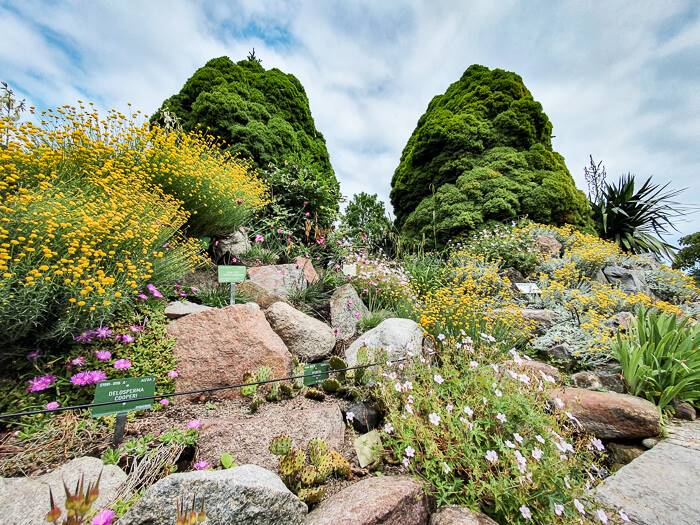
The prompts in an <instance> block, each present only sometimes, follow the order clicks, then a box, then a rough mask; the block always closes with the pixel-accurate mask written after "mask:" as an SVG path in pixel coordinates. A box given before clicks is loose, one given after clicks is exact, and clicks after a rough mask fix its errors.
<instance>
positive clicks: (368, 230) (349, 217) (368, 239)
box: [342, 192, 393, 255]
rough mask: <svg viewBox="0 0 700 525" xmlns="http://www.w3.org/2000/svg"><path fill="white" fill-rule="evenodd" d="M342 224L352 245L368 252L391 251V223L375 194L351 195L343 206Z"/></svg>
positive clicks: (387, 252) (388, 252) (388, 253)
mask: <svg viewBox="0 0 700 525" xmlns="http://www.w3.org/2000/svg"><path fill="white" fill-rule="evenodd" d="M342 225H343V227H344V230H345V231H346V232H347V235H348V236H349V237H350V238H351V239H352V241H353V245H354V246H356V247H358V248H361V249H365V250H369V251H370V252H383V253H385V254H387V255H390V254H392V253H393V242H392V234H393V225H392V223H391V220H390V219H389V217H388V216H387V213H386V210H385V209H384V203H383V202H382V201H380V200H379V198H378V197H377V195H376V194H373V195H370V194H369V193H365V192H361V193H357V194H355V195H353V197H352V200H351V201H350V202H348V205H347V206H346V208H345V213H344V214H343V217H342Z"/></svg>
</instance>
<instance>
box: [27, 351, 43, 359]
mask: <svg viewBox="0 0 700 525" xmlns="http://www.w3.org/2000/svg"><path fill="white" fill-rule="evenodd" d="M40 355H41V353H39V350H32V351H31V352H29V353H28V354H27V359H28V360H29V361H36V360H37V359H39V356H40Z"/></svg>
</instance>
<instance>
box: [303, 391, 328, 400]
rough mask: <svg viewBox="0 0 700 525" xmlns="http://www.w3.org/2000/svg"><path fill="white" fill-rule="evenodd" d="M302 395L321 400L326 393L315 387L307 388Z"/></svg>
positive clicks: (324, 397)
mask: <svg viewBox="0 0 700 525" xmlns="http://www.w3.org/2000/svg"><path fill="white" fill-rule="evenodd" d="M304 397H307V398H309V399H313V400H314V401H323V400H324V399H326V394H324V393H323V392H321V391H320V390H318V389H317V388H307V389H306V391H305V392H304Z"/></svg>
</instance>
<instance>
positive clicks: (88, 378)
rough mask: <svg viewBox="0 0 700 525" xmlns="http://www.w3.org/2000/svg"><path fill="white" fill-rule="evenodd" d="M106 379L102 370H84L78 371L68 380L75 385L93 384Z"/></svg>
mask: <svg viewBox="0 0 700 525" xmlns="http://www.w3.org/2000/svg"><path fill="white" fill-rule="evenodd" d="M105 379H107V374H105V373H104V372H103V371H102V370H89V371H88V370H86V371H85V372H78V373H77V374H75V375H73V376H72V377H71V378H70V382H71V383H73V384H74V385H77V386H86V385H95V384H97V383H99V382H100V381H104V380H105Z"/></svg>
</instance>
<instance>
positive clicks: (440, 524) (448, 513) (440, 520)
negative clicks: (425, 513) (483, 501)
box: [430, 505, 498, 525]
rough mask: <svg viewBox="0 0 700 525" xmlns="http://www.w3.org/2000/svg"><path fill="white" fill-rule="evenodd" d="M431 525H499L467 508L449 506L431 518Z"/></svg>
mask: <svg viewBox="0 0 700 525" xmlns="http://www.w3.org/2000/svg"><path fill="white" fill-rule="evenodd" d="M430 525H498V523H496V522H495V521H493V520H492V519H491V518H489V517H488V516H486V515H485V514H482V513H481V512H475V511H473V510H470V509H468V508H466V507H458V506H457V505H449V506H447V507H442V508H440V509H438V511H437V512H435V513H433V515H432V516H430Z"/></svg>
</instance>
